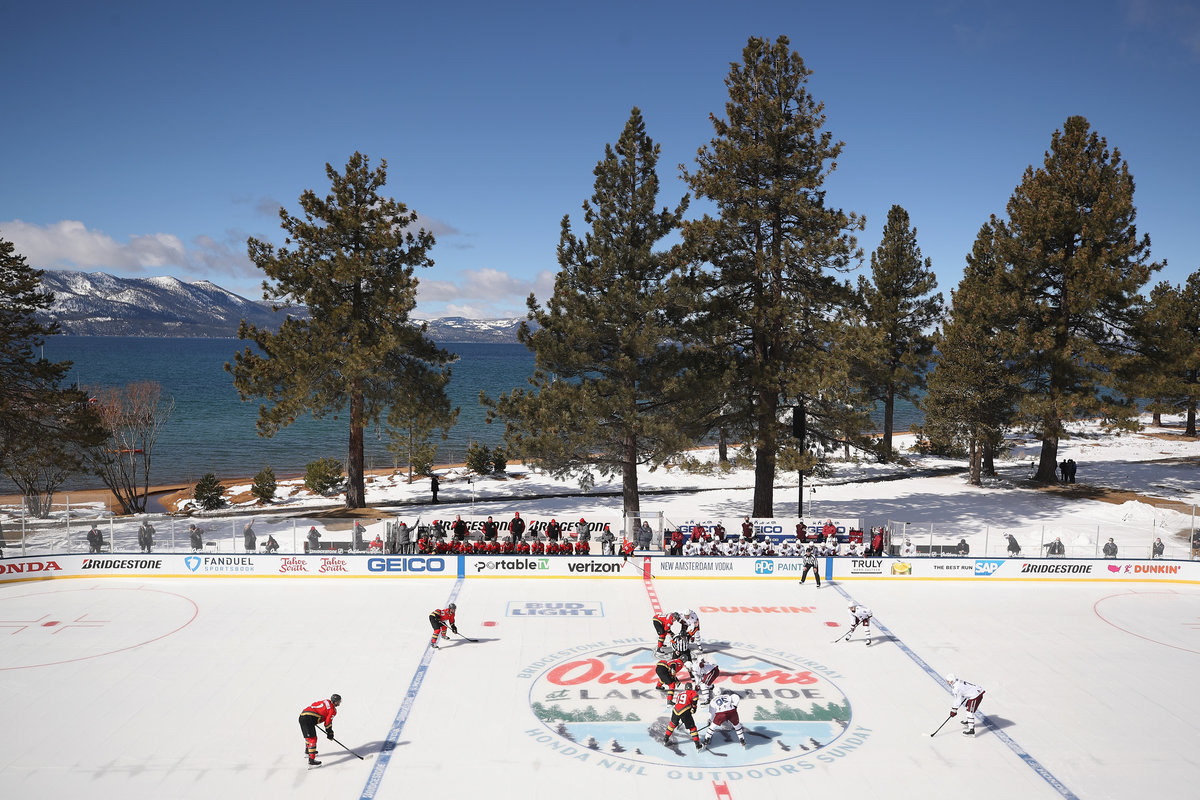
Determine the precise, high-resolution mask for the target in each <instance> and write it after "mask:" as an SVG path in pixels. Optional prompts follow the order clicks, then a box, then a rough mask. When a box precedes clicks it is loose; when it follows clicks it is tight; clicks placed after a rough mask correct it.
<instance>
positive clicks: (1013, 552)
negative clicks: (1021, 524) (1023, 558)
mask: <svg viewBox="0 0 1200 800" xmlns="http://www.w3.org/2000/svg"><path fill="white" fill-rule="evenodd" d="M1004 535H1005V536H1006V537H1008V554H1009V555H1010V556H1019V555H1021V545H1020V544H1018V543H1017V537H1015V536H1013V535H1012V534H1011V533H1006V534H1004Z"/></svg>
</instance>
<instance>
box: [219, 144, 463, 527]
mask: <svg viewBox="0 0 1200 800" xmlns="http://www.w3.org/2000/svg"><path fill="white" fill-rule="evenodd" d="M325 172H326V174H327V175H328V176H329V180H330V182H331V184H332V189H331V192H330V194H328V195H327V196H326V197H324V198H321V197H318V196H317V194H316V193H315V192H313V191H311V190H307V191H305V192H304V193H303V194H302V195H300V208H301V209H302V210H303V212H304V216H303V217H295V216H292V215H291V214H289V213H287V210H286V209H282V208H281V209H280V210H279V218H280V220H281V221H282V227H283V230H284V231H285V233H286V234H287V237H286V241H285V246H284V247H280V248H278V249H276V248H275V247H274V246H273V245H271V244H268V243H266V242H261V241H259V240H257V239H253V238H252V239H250V240H249V252H250V260H251V261H253V262H254V263H255V264H256V265H257V266H258V267H259V268H260V269H261V270H263V272H265V273H266V274H267V277H268V278H270V281H264V282H263V297H264V299H267V300H272V301H273V302H274V303H275V304H276V305H277V308H282V307H284V306H288V305H293V304H300V305H303V306H306V307H307V308H308V311H309V313H310V314H311V317H310V318H308V319H303V318H300V317H298V316H289V317H288V318H287V320H286V321H285V322H284V323H283V324H282V325H281V326H280V328H279V331H278V332H277V333H275V332H272V331H269V330H265V329H262V328H258V327H256V326H254V325H249V324H247V323H246V322H245V321H243V322H242V325H241V327H240V328H239V330H238V337H239V338H241V339H249V340H251V341H252V342H254V344H255V345H256V346H257V348H256V349H251V348H249V347H247V348H246V349H245V350H244V351H243V352H241V353H238V354H237V356H235V360H234V363H233V364H232V365H231V364H226V365H225V368H226V370H228V371H229V372H231V373H232V374H233V382H234V386H236V387H237V390H238V393H239V394H240V395H241V397H242V399H243V400H247V399H249V398H251V397H261V398H265V399H266V400H268V401H269V402H270V403H271V405H270V406H267V405H262V406H260V407H259V414H258V431H259V435H262V436H272V435H274V434H275V433H276V432H277V431H278V430H279V429H280V428H282V427H285V426H287V425H290V424H291V423H292V422H294V421H295V420H296V417H297V416H299V415H301V414H304V413H309V414H312V415H313V416H314V417H317V418H320V417H324V416H326V415H329V414H338V413H340V412H342V411H343V410H344V409H346V408H347V406H348V407H349V411H350V420H349V422H350V436H349V445H348V448H347V459H346V471H347V474H348V476H349V485H348V487H347V490H346V506H347V507H348V508H361V507H363V506H364V505H365V504H366V486H365V480H364V476H363V430H364V429H365V428H366V426H367V425H370V424H374V423H377V422H378V421H379V419H380V417H381V415H382V414H383V413H384V412H385V411H386V410H387V408H388V406H389V404H390V403H391V402H392V400H393V398H394V397H396V396H397V395H399V394H401V393H403V394H405V395H407V398H406V402H407V403H408V404H409V405H410V406H411V405H429V406H437V407H439V408H441V409H443V410H444V411H445V412H446V413H449V401H448V400H447V398H446V394H445V388H444V387H445V380H444V371H445V370H446V369H448V368H447V367H446V365H447V364H449V363H450V362H451V361H452V360H453V358H454V356H452V355H451V354H450V353H448V352H446V351H445V350H442V349H440V348H438V347H437V346H436V345H435V344H434V343H433V341H432V340H430V339H429V337H427V336H426V335H425V327H424V326H423V325H421V326H418V325H415V324H413V323H412V322H411V321H410V320H409V313H410V312H411V311H412V309H413V307H414V306H415V305H416V296H417V279H416V277H415V276H414V274H413V273H414V269H415V268H416V267H428V266H432V264H433V261H432V260H431V259H430V258H429V255H428V252H429V249H430V248H431V247H433V243H434V242H433V236H432V235H431V234H430V233H429V232H427V231H425V230H424V229H420V230H417V231H415V232H414V231H413V230H412V226H413V225H414V223H415V222H416V219H417V215H416V212H410V211H409V210H408V208H407V207H406V206H405V205H404V204H403V203H399V202H397V201H395V200H393V199H391V198H388V197H382V196H380V194H379V190H380V189H381V188H382V187H383V185H384V184H385V183H386V182H387V162H386V161H381V162H380V163H379V167H378V168H376V169H374V170H372V169H371V167H370V160H369V159H368V158H367V157H366V156H364V155H362V154H360V153H355V154H354V155H353V156H352V157H351V158H350V161H349V162H348V163H347V164H346V171H345V174H339V173H338V171H337V170H336V169H334V168H333V167H332V166H330V165H329V164H326V165H325Z"/></svg>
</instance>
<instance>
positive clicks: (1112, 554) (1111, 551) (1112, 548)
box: [1104, 536, 1117, 558]
mask: <svg viewBox="0 0 1200 800" xmlns="http://www.w3.org/2000/svg"><path fill="white" fill-rule="evenodd" d="M1104 557H1105V558H1116V557H1117V543H1116V542H1114V541H1113V540H1112V537H1111V536H1110V537H1108V541H1107V542H1105V543H1104Z"/></svg>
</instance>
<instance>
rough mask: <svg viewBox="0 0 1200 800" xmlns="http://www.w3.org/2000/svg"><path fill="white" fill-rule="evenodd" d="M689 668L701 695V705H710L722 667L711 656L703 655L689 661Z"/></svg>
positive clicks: (697, 690)
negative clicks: (714, 686) (714, 685)
mask: <svg viewBox="0 0 1200 800" xmlns="http://www.w3.org/2000/svg"><path fill="white" fill-rule="evenodd" d="M687 668H688V672H690V673H691V675H692V681H693V682H694V683H695V684H696V692H697V693H698V694H699V695H700V705H702V706H706V705H708V701H709V700H711V699H712V694H713V684H714V683H715V682H716V680H717V676H719V675H720V674H721V670H720V668H719V667H717V664H716V662H714V661H713V660H712V659H711V658H709V657H708V656H703V655H702V656H700V657H699V658H697V659H696V660H695V661H690V662H688V665H687Z"/></svg>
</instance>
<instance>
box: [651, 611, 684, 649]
mask: <svg viewBox="0 0 1200 800" xmlns="http://www.w3.org/2000/svg"><path fill="white" fill-rule="evenodd" d="M678 617H679V615H678V614H655V615H654V616H653V617H651V618H650V621H651V622H652V623H653V624H654V632H655V633H657V634H658V645H657V646H656V647H655V649H656V650H661V649H662V646H663V642H664V641H666V639H667V636H670V635H671V634H672V633H673V632H672V631H671V626H672V625H674V624H675V620H676V619H678Z"/></svg>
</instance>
